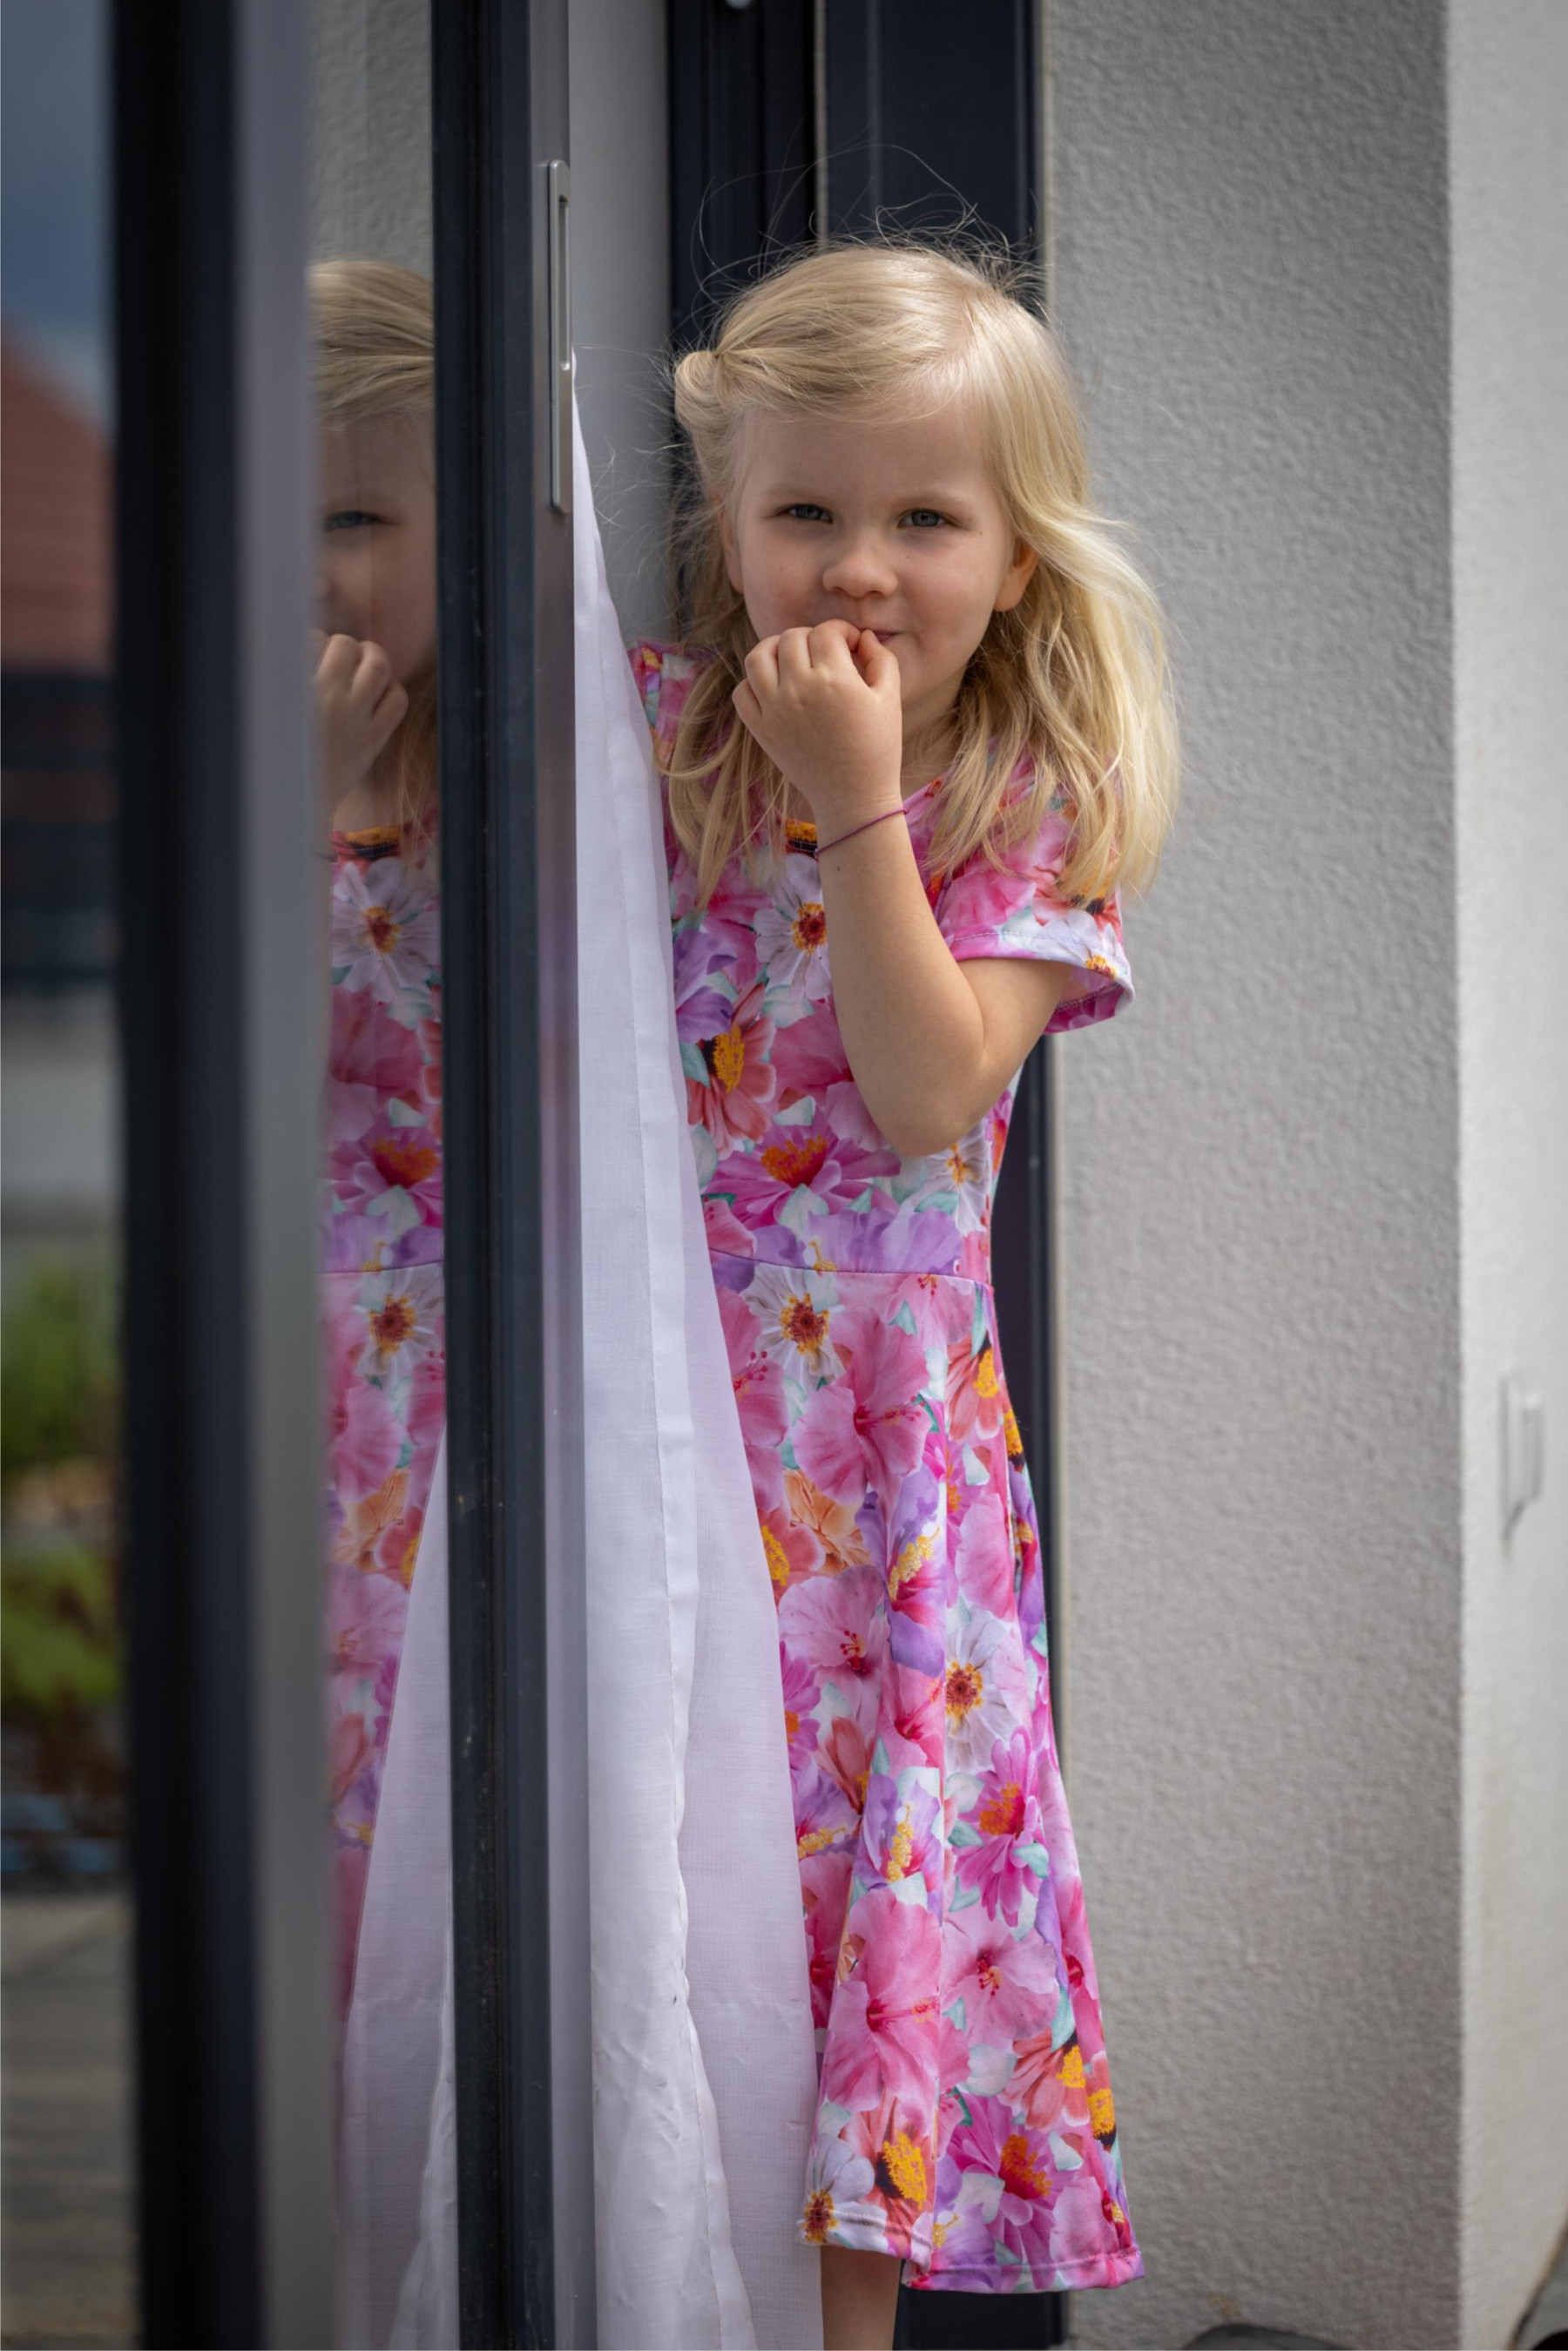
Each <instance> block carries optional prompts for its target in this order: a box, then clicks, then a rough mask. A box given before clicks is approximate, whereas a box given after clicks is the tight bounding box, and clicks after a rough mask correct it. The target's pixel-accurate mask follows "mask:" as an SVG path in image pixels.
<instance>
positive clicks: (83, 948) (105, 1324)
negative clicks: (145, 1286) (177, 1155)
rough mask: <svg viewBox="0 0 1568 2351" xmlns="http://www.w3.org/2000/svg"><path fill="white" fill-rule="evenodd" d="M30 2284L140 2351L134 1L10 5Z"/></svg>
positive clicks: (7, 1411) (16, 1944) (21, 1979)
mask: <svg viewBox="0 0 1568 2351" xmlns="http://www.w3.org/2000/svg"><path fill="white" fill-rule="evenodd" d="M3 26H4V29H3V35H0V39H3V44H4V46H3V52H0V86H3V90H4V151H3V152H4V190H3V204H4V214H3V217H4V321H3V326H4V392H3V399H4V410H3V415H4V449H3V467H4V519H3V526H0V528H3V531H4V551H3V562H4V580H5V590H4V605H3V609H0V664H3V669H4V677H3V684H0V695H3V714H0V716H3V729H4V769H5V772H4V895H5V908H4V915H5V930H4V941H5V946H4V990H3V997H0V1026H3V1031H4V1035H3V1046H4V1072H5V1075H4V1125H5V1160H4V1172H3V1181H0V1243H3V1269H0V1272H3V1297H4V1360H5V1373H4V1399H3V1401H4V1419H5V1446H4V1472H3V1489H0V1509H3V1514H4V1539H5V1566H4V1587H3V1590H4V1624H3V1628H0V1631H3V1640H4V1679H3V1685H0V1700H3V1717H4V1843H3V1848H0V1852H3V1866H4V1894H3V1897H0V1899H3V1903H4V1937H5V1993H4V1998H5V2271H4V2334H5V2341H6V2342H7V2343H8V2344H60V2343H71V2344H115V2343H125V2342H127V2341H130V2340H131V2339H132V2338H133V2336H134V2333H135V2329H136V2283H135V2261H134V2248H133V2234H132V2227H133V2223H132V2200H133V2199H132V2192H131V2100H132V2089H131V2030H130V2017H131V1980H130V1968H131V1938H130V1926H131V1886H130V1883H129V1879H128V1876H127V1870H126V1844H125V1828H126V1823H125V1741H124V1727H123V1715H122V1709H121V1698H122V1678H123V1668H124V1650H123V1641H122V1628H121V1615H120V1585H119V1550H120V1545H119V1522H118V1514H117V1504H116V1495H117V1487H118V1477H117V1458H116V1452H117V1424H118V1417H119V1411H118V1395H117V1385H118V1378H117V1374H118V1358H117V1323H118V1311H119V1273H118V1266H117V1235H118V1225H117V1218H118V1213H119V1194H120V1182H119V1140H118V1108H117V1097H118V1083H119V1062H118V1050H117V1043H116V1032H115V1022H114V1014H113V1000H112V990H113V983H114V976H115V957H116V940H115V925H114V908H113V854H112V827H113V821H114V812H115V773H114V743H113V731H112V700H111V686H112V676H111V663H112V629H113V622H112V611H111V588H112V572H113V554H112V548H113V499H114V475H113V446H112V444H113V430H114V413H113V387H112V383H111V380H110V377H111V369H110V291H109V283H110V251H109V248H110V234H109V232H110V223H109V214H108V205H109V128H108V92H107V70H108V38H109V12H108V8H107V5H105V4H104V0H6V5H5V12H4V19H3Z"/></svg>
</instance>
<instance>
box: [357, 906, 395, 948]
mask: <svg viewBox="0 0 1568 2351" xmlns="http://www.w3.org/2000/svg"><path fill="white" fill-rule="evenodd" d="M365 936H366V937H367V938H368V939H369V941H370V943H371V946H373V947H374V949H375V951H376V953H377V954H378V955H391V953H392V949H393V947H395V946H396V945H397V943H398V941H399V939H401V938H402V924H401V923H400V922H399V921H398V920H397V918H396V916H395V915H393V914H389V913H388V912H387V909H386V908H385V907H384V906H367V907H366V908H365Z"/></svg>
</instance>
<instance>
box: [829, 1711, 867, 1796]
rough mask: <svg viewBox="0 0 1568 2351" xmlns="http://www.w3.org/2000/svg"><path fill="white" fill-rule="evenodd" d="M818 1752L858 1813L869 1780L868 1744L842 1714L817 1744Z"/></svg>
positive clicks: (853, 1723)
mask: <svg viewBox="0 0 1568 2351" xmlns="http://www.w3.org/2000/svg"><path fill="white" fill-rule="evenodd" d="M817 1752H818V1754H819V1755H820V1756H821V1759H822V1761H823V1762H824V1763H825V1764H826V1766H827V1768H828V1772H829V1775H830V1777H831V1778H832V1779H834V1780H836V1781H837V1782H838V1784H839V1786H840V1787H841V1789H842V1790H843V1792H844V1793H845V1795H846V1796H847V1797H848V1798H849V1800H850V1802H851V1803H852V1805H853V1806H854V1808H855V1811H856V1812H857V1813H858V1812H859V1811H860V1809H861V1806H862V1804H863V1803H864V1802H865V1790H866V1782H867V1780H868V1779H869V1778H870V1776H871V1742H870V1740H868V1739H867V1737H866V1735H865V1733H864V1731H863V1730H862V1729H860V1727H859V1725H858V1724H857V1723H855V1722H854V1721H852V1719H851V1718H850V1717H849V1716H848V1715H845V1714H841V1715H839V1716H838V1717H837V1718H836V1719H834V1721H833V1722H832V1723H831V1725H830V1726H829V1728H828V1729H827V1731H826V1732H825V1733H824V1734H823V1735H822V1736H821V1738H820V1739H819V1740H818V1742H817Z"/></svg>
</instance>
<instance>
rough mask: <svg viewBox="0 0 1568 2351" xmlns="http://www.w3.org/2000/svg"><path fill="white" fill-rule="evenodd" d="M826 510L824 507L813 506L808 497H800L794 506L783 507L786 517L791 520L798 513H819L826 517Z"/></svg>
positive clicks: (798, 514)
mask: <svg viewBox="0 0 1568 2351" xmlns="http://www.w3.org/2000/svg"><path fill="white" fill-rule="evenodd" d="M827 511H828V510H827V508H826V507H818V506H813V505H812V504H811V501H810V498H800V499H799V500H798V501H797V502H796V504H795V505H794V506H792V507H785V509H784V513H785V517H786V518H787V519H788V520H789V521H791V522H792V521H794V520H795V518H796V517H797V516H800V515H821V516H822V517H824V518H826V516H827Z"/></svg>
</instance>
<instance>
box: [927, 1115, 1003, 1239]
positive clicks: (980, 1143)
mask: <svg viewBox="0 0 1568 2351" xmlns="http://www.w3.org/2000/svg"><path fill="white" fill-rule="evenodd" d="M936 1166H937V1168H938V1169H939V1170H940V1180H939V1181H938V1182H937V1183H936V1186H934V1187H933V1188H934V1189H936V1190H937V1191H940V1192H951V1193H952V1194H953V1196H954V1200H955V1205H954V1207H952V1208H951V1209H950V1210H949V1211H948V1214H949V1215H950V1216H951V1217H952V1219H953V1229H954V1231H955V1232H957V1233H976V1232H978V1231H979V1230H980V1229H981V1228H982V1227H983V1226H984V1225H985V1223H986V1222H987V1220H988V1217H989V1215H990V1210H991V1147H990V1141H989V1137H988V1131H987V1125H986V1123H984V1122H982V1123H981V1124H980V1125H978V1126H977V1127H974V1128H972V1129H971V1130H970V1132H969V1133H968V1134H966V1135H963V1136H961V1137H960V1139H959V1140H958V1142H956V1143H955V1144H952V1146H951V1147H950V1148H949V1149H948V1150H947V1151H946V1152H945V1153H944V1154H943V1155H942V1157H941V1158H940V1160H938V1161H937V1162H936Z"/></svg>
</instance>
